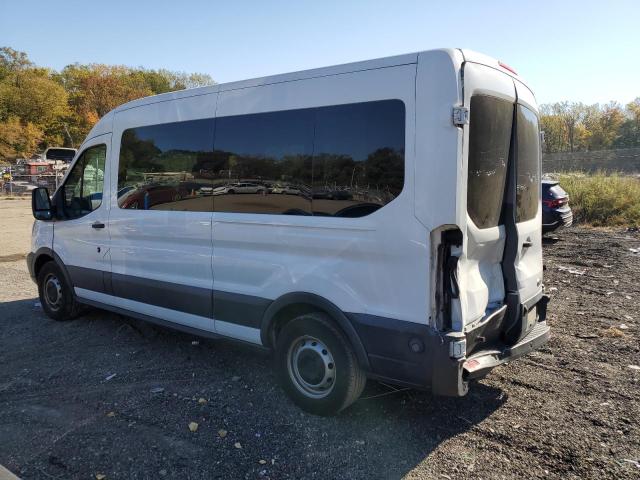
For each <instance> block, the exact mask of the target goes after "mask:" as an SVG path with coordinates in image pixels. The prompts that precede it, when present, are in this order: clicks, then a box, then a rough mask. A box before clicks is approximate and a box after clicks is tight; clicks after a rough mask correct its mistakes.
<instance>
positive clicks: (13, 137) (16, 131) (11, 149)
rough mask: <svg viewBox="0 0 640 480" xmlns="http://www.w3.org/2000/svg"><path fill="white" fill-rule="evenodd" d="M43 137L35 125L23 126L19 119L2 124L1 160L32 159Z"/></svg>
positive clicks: (0, 130) (12, 119)
mask: <svg viewBox="0 0 640 480" xmlns="http://www.w3.org/2000/svg"><path fill="white" fill-rule="evenodd" d="M43 135H44V134H43V132H42V130H40V129H39V128H38V127H36V126H35V125H34V124H33V123H29V122H27V123H26V124H23V123H22V122H21V121H20V120H19V119H18V118H17V117H10V118H8V119H7V120H5V121H2V122H0V158H19V157H26V158H29V157H31V156H32V155H33V154H34V153H36V151H37V150H38V145H39V143H40V141H41V140H42V138H43Z"/></svg>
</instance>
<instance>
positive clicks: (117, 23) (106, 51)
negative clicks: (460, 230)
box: [0, 0, 640, 104]
mask: <svg viewBox="0 0 640 480" xmlns="http://www.w3.org/2000/svg"><path fill="white" fill-rule="evenodd" d="M639 18H640V0H600V1H592V0H582V1H574V0H564V1H562V0H556V1H547V0H538V1H526V2H525V1H522V0H521V1H519V2H516V1H491V0H476V1H471V0H458V1H457V2H451V1H427V0H423V1H409V0H393V1H391V0H390V1H386V2H382V1H376V0H369V1H366V0H362V1H355V0H354V1H350V2H349V1H347V0H343V1H334V0H315V1H306V0H297V1H281V0H261V1H249V0H246V1H243V0H235V1H229V0H226V1H213V0H211V1H190V0H181V1H177V2H176V1H173V2H167V1H164V0H154V1H146V0H140V1H136V0H127V1H122V0H109V1H103V2H96V1H91V0H85V1H82V2H81V1H75V0H73V1H58V2H52V1H33V0H11V1H8V0H0V46H10V47H12V48H14V49H16V50H21V51H25V52H27V53H28V55H29V57H30V58H31V59H32V61H34V62H35V63H36V64H38V65H41V66H47V67H51V68H53V69H56V70H60V69H62V68H63V67H64V66H65V65H68V64H71V63H75V62H79V63H106V64H119V65H128V66H133V67H138V66H142V67H146V68H154V69H157V68H166V69H169V70H175V71H184V72H201V73H208V74H210V75H211V76H212V77H213V78H214V79H215V80H216V81H217V82H219V83H223V82H229V81H234V80H243V79H247V78H254V77H260V76H265V75H271V74H277V73H286V72H291V71H296V70H304V69H308V68H316V67H323V66H329V65H336V64H340V63H347V62H352V61H358V60H367V59H372V58H378V57H385V56H389V55H396V54H401V53H407V52H415V51H421V50H429V49H432V48H440V47H462V48H470V49H472V50H477V51H479V52H482V53H485V54H487V55H490V56H492V57H495V58H497V59H499V60H501V61H503V62H505V63H507V64H508V65H510V66H512V67H513V68H514V69H516V70H517V71H518V73H519V74H520V75H521V76H522V77H523V78H525V79H526V80H527V82H528V83H529V85H530V86H531V87H532V88H533V90H534V92H535V93H536V97H537V100H538V102H539V103H551V102H556V101H562V100H569V101H581V102H584V103H588V104H591V103H606V102H608V101H611V100H615V101H618V102H620V103H623V104H625V103H628V102H629V101H631V100H633V99H634V98H636V97H640V27H639V25H640V24H639V23H638V19H639Z"/></svg>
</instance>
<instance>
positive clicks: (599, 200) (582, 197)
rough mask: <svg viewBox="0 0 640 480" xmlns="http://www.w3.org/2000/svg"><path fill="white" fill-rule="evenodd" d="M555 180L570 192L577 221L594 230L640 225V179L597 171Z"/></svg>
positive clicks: (573, 173)
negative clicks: (593, 227) (588, 225)
mask: <svg viewBox="0 0 640 480" xmlns="http://www.w3.org/2000/svg"><path fill="white" fill-rule="evenodd" d="M555 177H556V178H557V179H558V180H560V186H561V187H562V188H564V189H565V190H566V191H567V192H568V193H569V205H570V206H571V210H573V216H574V220H575V221H576V222H579V223H587V224H590V225H593V226H596V227H613V226H638V225H640V177H637V176H629V175H620V174H617V173H609V174H605V173H600V172H598V173H592V174H585V173H577V172H567V173H561V174H559V175H556V176H555Z"/></svg>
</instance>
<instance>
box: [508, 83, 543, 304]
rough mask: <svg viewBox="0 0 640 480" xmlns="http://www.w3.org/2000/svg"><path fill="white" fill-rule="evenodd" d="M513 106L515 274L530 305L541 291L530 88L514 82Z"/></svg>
mask: <svg viewBox="0 0 640 480" xmlns="http://www.w3.org/2000/svg"><path fill="white" fill-rule="evenodd" d="M514 83H515V87H516V92H517V95H518V103H517V105H516V136H517V138H516V144H517V152H516V153H517V154H516V171H517V182H516V185H517V187H516V188H517V189H516V227H517V230H518V255H517V256H516V262H515V263H516V277H517V280H518V290H519V292H520V300H521V302H522V303H523V304H524V305H525V306H527V307H529V306H530V304H531V303H535V300H536V299H537V298H538V297H539V295H540V293H541V291H542V208H541V188H542V185H541V180H540V168H541V158H540V152H541V150H540V128H539V125H538V115H537V113H536V112H537V107H536V102H535V99H534V98H533V94H532V93H531V91H530V90H529V89H528V88H527V87H526V86H524V85H523V84H522V83H520V82H519V81H517V80H516V81H515V82H514Z"/></svg>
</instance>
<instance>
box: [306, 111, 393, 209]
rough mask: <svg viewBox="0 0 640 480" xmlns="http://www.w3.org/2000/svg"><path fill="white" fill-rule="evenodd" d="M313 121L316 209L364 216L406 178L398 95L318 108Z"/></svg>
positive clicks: (314, 196) (384, 199)
mask: <svg viewBox="0 0 640 480" xmlns="http://www.w3.org/2000/svg"><path fill="white" fill-rule="evenodd" d="M315 127H316V128H315V140H314V148H313V149H314V156H313V210H314V214H316V215H331V216H338V217H362V216H365V215H368V214H369V213H372V212H374V211H376V210H377V209H379V208H380V207H382V206H384V205H386V204H387V203H389V202H390V201H392V200H393V199H394V198H396V197H397V196H398V195H399V194H400V192H401V191H402V187H403V184H404V135H405V109H404V103H402V101H400V100H384V101H377V102H366V103H356V104H349V105H338V106H332V107H323V108H318V109H317V110H316V125H315Z"/></svg>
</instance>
